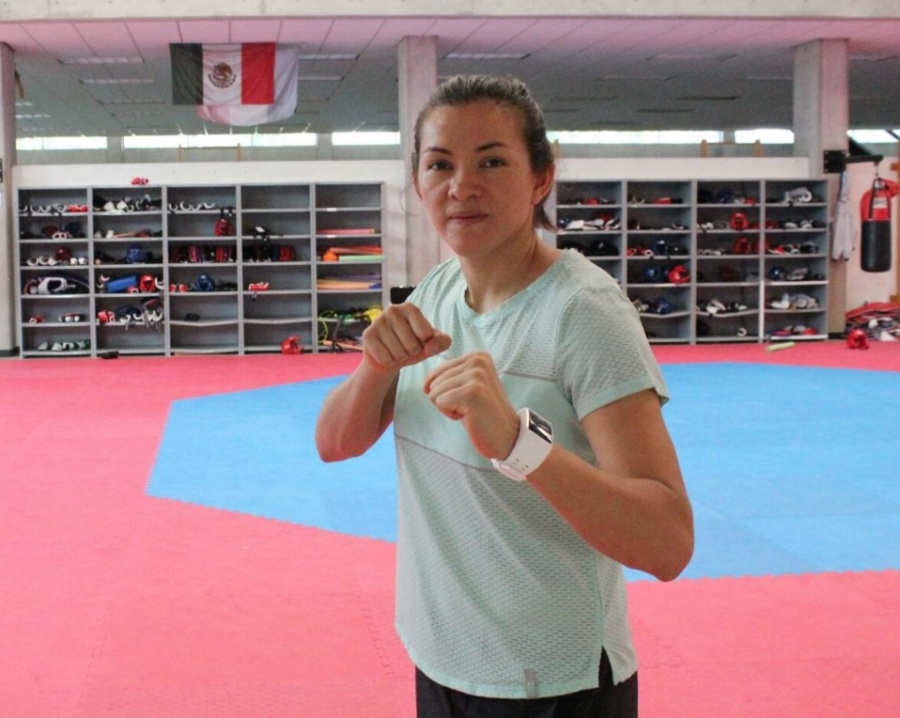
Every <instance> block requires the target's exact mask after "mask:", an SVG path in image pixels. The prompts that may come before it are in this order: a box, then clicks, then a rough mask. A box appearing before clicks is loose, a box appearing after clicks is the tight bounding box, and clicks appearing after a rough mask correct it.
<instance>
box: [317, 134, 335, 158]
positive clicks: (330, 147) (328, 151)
mask: <svg viewBox="0 0 900 718" xmlns="http://www.w3.org/2000/svg"><path fill="white" fill-rule="evenodd" d="M316 159H317V160H328V161H330V160H333V159H334V143H333V142H332V140H331V133H330V132H320V133H318V134H317V135H316Z"/></svg>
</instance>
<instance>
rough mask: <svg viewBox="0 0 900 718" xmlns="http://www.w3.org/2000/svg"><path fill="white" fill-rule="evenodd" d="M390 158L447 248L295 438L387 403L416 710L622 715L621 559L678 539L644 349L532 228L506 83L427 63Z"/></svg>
mask: <svg viewBox="0 0 900 718" xmlns="http://www.w3.org/2000/svg"><path fill="white" fill-rule="evenodd" d="M412 159H413V177H414V182H415V187H416V191H417V193H418V195H419V197H420V198H421V200H422V202H423V204H424V206H425V208H426V210H427V212H428V214H429V217H430V219H431V221H432V222H433V224H434V226H435V227H436V229H437V231H438V233H439V234H440V236H441V237H442V239H443V240H444V241H445V242H446V243H447V244H448V245H449V247H450V248H451V249H452V250H453V252H454V253H455V255H456V256H455V257H454V258H453V259H452V260H449V261H447V262H444V263H442V264H440V265H439V266H437V267H435V268H434V269H433V270H432V271H431V272H430V273H429V275H428V276H427V277H426V278H425V279H424V280H423V281H422V282H420V283H419V284H418V286H417V287H416V289H415V291H414V292H413V293H412V295H411V296H410V297H409V299H408V301H407V302H405V303H404V304H401V305H394V306H391V307H388V308H387V309H386V310H385V311H384V313H383V314H382V315H381V316H380V317H379V318H378V319H377V320H376V321H375V322H374V323H373V324H372V325H371V326H370V327H369V328H368V329H367V331H366V332H365V334H364V336H363V358H362V361H361V363H360V365H359V367H358V368H357V369H356V371H355V372H354V373H353V374H352V375H351V376H349V377H348V378H347V379H346V380H345V381H344V382H343V383H341V384H340V385H339V386H338V387H336V388H335V389H334V390H333V392H332V393H331V394H330V395H329V396H328V398H327V399H326V401H325V404H324V406H323V408H322V412H321V415H320V418H319V422H318V426H317V431H316V442H317V446H318V449H319V453H320V455H321V457H322V458H323V459H324V460H326V461H335V460H341V459H346V458H349V457H352V456H358V455H360V454H362V453H363V452H365V451H366V450H367V449H368V448H369V447H370V446H371V445H372V444H373V443H374V442H375V441H376V440H377V439H378V437H379V436H381V434H382V433H383V432H384V430H385V429H386V428H387V427H388V425H390V424H391V422H394V434H395V437H396V442H397V457H398V472H399V514H398V541H397V546H398V548H397V610H396V624H397V630H398V632H399V635H400V638H401V640H402V641H403V643H404V645H405V647H406V649H407V651H408V652H409V655H410V657H411V658H412V660H413V662H414V663H415V665H416V667H417V672H416V693H417V705H418V711H419V715H420V716H422V717H423V718H424V717H425V716H428V718H432V717H434V716H451V715H452V716H479V717H480V716H566V718H579V717H580V716H592V717H596V716H607V715H608V716H635V715H637V675H636V669H637V663H636V658H635V655H634V649H633V646H632V641H631V635H630V629H629V625H628V619H627V615H626V607H625V583H624V578H623V572H622V565H626V566H630V567H634V568H637V569H640V570H643V571H646V572H648V573H650V574H652V575H654V576H656V577H657V578H659V579H661V580H671V579H674V578H675V577H676V576H677V575H678V574H679V573H680V572H681V571H682V570H683V569H684V567H685V566H686V565H687V563H688V561H689V560H690V557H691V554H692V552H693V519H692V513H691V507H690V503H689V500H688V497H687V493H686V490H685V487H684V483H683V481H682V476H681V472H680V469H679V466H678V460H677V456H676V453H675V450H674V447H673V445H672V442H671V440H670V438H669V434H668V432H667V430H666V427H665V424H664V422H663V418H662V413H661V410H660V406H661V404H662V403H663V402H664V401H665V400H666V399H667V393H666V391H667V390H666V386H665V383H664V381H663V378H662V376H661V374H660V372H659V368H658V366H657V364H656V362H655V360H654V358H653V355H652V353H651V352H650V348H649V346H648V344H647V341H646V338H645V336H644V333H643V330H642V328H641V325H640V321H639V319H638V317H637V314H636V312H635V310H634V307H633V306H632V305H631V304H630V302H629V301H628V299H627V298H626V297H625V296H624V294H623V293H622V291H621V289H620V288H619V287H618V285H617V284H616V282H615V281H614V280H613V279H612V278H611V277H610V276H609V275H608V274H606V273H605V272H604V271H603V270H601V269H599V268H597V267H595V266H594V265H593V264H591V263H590V262H589V261H587V260H586V259H584V258H583V257H582V256H581V255H580V254H578V253H576V252H573V251H565V252H563V251H560V250H558V249H556V248H554V247H552V246H550V245H548V244H547V243H545V242H543V241H541V239H540V237H539V236H538V234H537V228H538V227H539V226H541V225H544V226H548V225H549V222H548V221H547V218H546V215H545V214H544V209H543V203H544V200H545V199H546V198H547V196H548V194H549V193H550V191H551V189H552V187H553V183H554V180H555V165H554V161H553V155H552V152H551V148H550V146H549V143H548V141H547V137H546V131H545V127H544V123H543V118H542V116H541V112H540V109H539V108H538V106H537V104H536V103H535V102H534V100H533V99H532V98H531V96H530V94H529V92H528V90H527V88H525V86H524V85H523V84H522V83H520V82H518V81H516V80H512V79H508V78H494V77H486V76H474V77H456V78H453V79H451V80H448V81H447V82H445V83H444V84H443V85H441V87H439V88H438V90H437V91H436V92H435V94H434V95H433V96H432V98H431V99H430V100H429V102H428V103H427V104H426V106H425V108H424V109H423V110H422V112H421V114H420V116H419V119H418V121H417V123H416V128H415V142H414V155H413V158H412Z"/></svg>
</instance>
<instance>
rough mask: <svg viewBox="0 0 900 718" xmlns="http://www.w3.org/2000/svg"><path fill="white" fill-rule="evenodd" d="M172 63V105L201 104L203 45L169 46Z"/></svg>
mask: <svg viewBox="0 0 900 718" xmlns="http://www.w3.org/2000/svg"><path fill="white" fill-rule="evenodd" d="M169 57H170V59H171V61H172V104H173V105H202V104H203V45H199V44H177V45H169Z"/></svg>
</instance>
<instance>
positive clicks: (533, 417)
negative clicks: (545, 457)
mask: <svg viewBox="0 0 900 718" xmlns="http://www.w3.org/2000/svg"><path fill="white" fill-rule="evenodd" d="M528 430H529V431H532V432H534V433H535V434H537V435H538V436H540V437H541V438H542V439H543V440H544V441H546V442H547V443H548V444H552V443H553V427H552V426H551V425H550V422H549V421H547V420H546V419H545V418H544V417H542V416H539V415H537V414H535V413H534V412H533V411H529V412H528Z"/></svg>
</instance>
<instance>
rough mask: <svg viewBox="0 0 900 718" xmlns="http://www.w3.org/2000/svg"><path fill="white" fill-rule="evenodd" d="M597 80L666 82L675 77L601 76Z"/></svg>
mask: <svg viewBox="0 0 900 718" xmlns="http://www.w3.org/2000/svg"><path fill="white" fill-rule="evenodd" d="M597 79H598V80H620V81H621V80H624V81H626V82H668V81H669V80H674V79H675V75H601V76H600V77H598V78H597Z"/></svg>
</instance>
